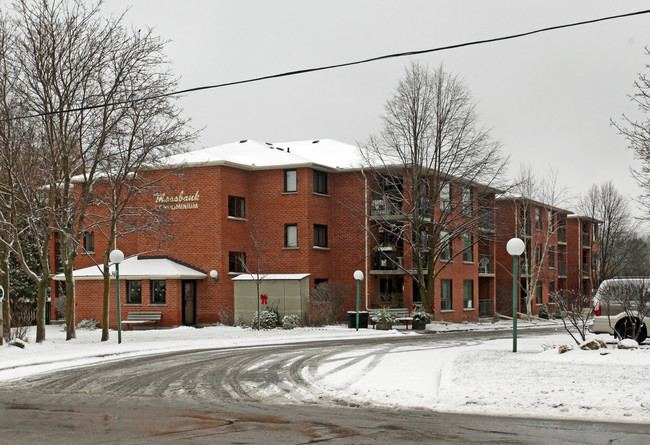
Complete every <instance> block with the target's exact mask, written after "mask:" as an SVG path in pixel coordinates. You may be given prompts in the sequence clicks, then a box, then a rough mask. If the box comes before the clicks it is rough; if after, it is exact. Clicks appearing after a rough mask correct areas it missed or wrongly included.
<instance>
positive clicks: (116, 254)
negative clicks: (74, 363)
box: [109, 249, 124, 344]
mask: <svg viewBox="0 0 650 445" xmlns="http://www.w3.org/2000/svg"><path fill="white" fill-rule="evenodd" d="M109 258H110V260H111V263H113V264H115V286H116V291H117V343H118V344H120V343H122V314H121V312H120V263H121V262H122V261H124V253H123V252H122V251H121V250H119V249H115V250H113V251H112V252H111V254H110V256H109Z"/></svg>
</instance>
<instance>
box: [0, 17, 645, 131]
mask: <svg viewBox="0 0 650 445" xmlns="http://www.w3.org/2000/svg"><path fill="white" fill-rule="evenodd" d="M648 13H650V9H646V10H643V11H635V12H628V13H625V14H619V15H612V16H608V17H601V18H597V19H591V20H584V21H581V22H574V23H568V24H564V25H556V26H549V27H547V28H540V29H535V30H533V31H526V32H522V33H518V34H510V35H507V36H502V37H494V38H491V39H483V40H475V41H472V42H465V43H457V44H454V45H447V46H440V47H437V48H429V49H421V50H416V51H404V52H399V53H393V54H385V55H382V56H376V57H371V58H368V59H362V60H356V61H352V62H344V63H337V64H335V65H327V66H320V67H316V68H305V69H300V70H295V71H286V72H282V73H277V74H269V75H266V76H260V77H253V78H250V79H243V80H236V81H233V82H225V83H218V84H214V85H206V86H201V87H194V88H188V89H185V90H178V91H172V92H169V93H165V94H158V95H155V96H148V97H140V98H135V99H129V100H123V101H116V102H109V103H105V104H99V105H89V106H82V107H78V108H70V109H67V110H57V111H48V112H46V113H37V114H31V115H27V116H16V117H12V118H7V119H2V120H0V121H11V120H17V119H27V118H34V117H42V116H49V115H52V114H59V113H73V112H77V111H84V110H93V109H96V108H103V107H109V106H117V105H126V104H130V103H137V102H143V101H147V100H154V99H160V98H163V97H170V96H176V95H179V94H187V93H194V92H196V91H203V90H211V89H214V88H223V87H230V86H234V85H242V84H245V83H252V82H260V81H262V80H269V79H278V78H281V77H289V76H297V75H299V74H307V73H314V72H317V71H325V70H332V69H336V68H344V67H348V66H354V65H362V64H365V63H371V62H378V61H380V60H386V59H393V58H397V57H407V56H415V55H418V54H427V53H434V52H438V51H446V50H450V49H456V48H464V47H466V46H474V45H483V44H486V43H494V42H501V41H504V40H512V39H518V38H521V37H526V36H530V35H533V34H540V33H543V32H549V31H556V30H558V29H564V28H572V27H575V26H582V25H589V24H592V23H598V22H604V21H607V20H616V19H621V18H626V17H633V16H637V15H643V14H648Z"/></svg>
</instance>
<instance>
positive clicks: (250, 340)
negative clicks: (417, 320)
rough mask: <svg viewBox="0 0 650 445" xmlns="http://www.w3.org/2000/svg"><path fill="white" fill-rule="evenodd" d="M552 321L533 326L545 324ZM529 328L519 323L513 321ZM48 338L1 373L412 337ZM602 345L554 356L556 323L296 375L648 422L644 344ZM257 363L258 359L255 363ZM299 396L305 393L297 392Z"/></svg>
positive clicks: (367, 354) (373, 395)
mask: <svg viewBox="0 0 650 445" xmlns="http://www.w3.org/2000/svg"><path fill="white" fill-rule="evenodd" d="M551 323H552V322H543V323H542V322H535V323H532V325H538V326H549V325H550V324H551ZM510 326H511V325H510V323H508V322H498V323H476V324H471V323H469V324H448V325H445V324H439V323H432V324H430V325H429V326H428V328H429V329H430V330H438V331H455V330H476V331H480V330H486V329H495V328H496V329H510ZM527 326H528V327H533V326H531V324H530V323H526V322H522V321H520V322H519V327H520V328H521V329H525V328H526V327H527ZM47 329H48V330H47V341H45V342H43V343H41V344H35V343H34V342H33V341H34V339H33V337H34V330H33V329H32V332H31V333H30V336H31V337H32V338H31V341H30V342H29V343H28V344H27V346H26V348H25V349H19V348H16V347H10V346H3V347H0V381H1V380H12V379H19V378H21V377H24V376H28V375H34V374H38V373H42V372H47V371H51V370H56V369H65V368H70V367H76V366H84V365H88V364H93V363H98V362H101V361H106V360H115V359H119V358H125V357H133V356H138V355H147V354H155V353H161V352H168V351H178V350H190V349H193V350H196V349H203V348H215V347H242V346H254V345H268V344H281V343H296V342H309V341H315V340H326V339H345V338H368V337H378V336H400V337H401V336H404V335H418V334H415V333H413V332H411V331H405V330H404V328H403V327H401V328H400V329H398V330H392V331H375V330H373V329H361V330H359V331H358V332H357V331H355V330H353V329H348V328H347V327H345V326H328V327H325V328H301V329H295V330H291V331H285V330H271V331H262V332H257V331H255V330H251V329H242V328H236V327H227V326H213V327H206V328H201V329H195V328H189V327H179V328H175V329H159V330H141V331H123V332H122V344H121V345H118V344H117V333H116V332H113V331H112V332H111V340H110V341H109V342H100V341H99V339H100V331H84V330H78V331H77V336H78V338H77V339H76V340H73V341H69V342H66V341H65V333H64V332H63V331H62V330H61V327H60V326H48V327H47ZM599 338H601V339H603V340H605V341H608V342H610V344H609V348H608V349H607V350H606V351H603V350H596V351H582V350H577V349H574V350H572V351H569V352H568V353H565V354H558V352H557V345H560V344H565V345H572V344H573V340H572V339H571V337H570V336H569V335H568V334H567V333H565V332H564V330H563V328H562V327H561V326H558V330H557V333H556V334H552V335H545V336H537V337H534V338H530V337H525V338H521V337H520V338H519V340H518V352H517V353H513V352H512V339H510V338H507V339H501V340H491V341H481V337H480V335H477V338H476V341H472V342H464V343H463V344H460V343H459V344H457V345H454V346H451V347H449V342H440V344H438V342H436V343H435V344H431V343H429V344H427V345H426V346H424V345H423V346H411V345H409V346H404V345H403V346H400V345H399V344H394V343H391V344H380V345H376V346H374V345H373V346H368V348H362V349H357V350H354V351H346V352H342V353H341V354H337V355H335V356H333V357H330V358H329V360H328V361H327V362H325V363H323V364H322V365H321V366H319V367H318V368H317V369H311V368H306V369H305V370H304V371H303V376H304V377H305V378H306V379H308V381H309V382H310V383H311V384H312V385H314V386H315V387H317V388H319V389H321V390H325V391H329V392H331V393H332V394H335V396H336V398H337V399H339V400H347V401H349V402H351V403H356V404H359V405H382V406H392V407H395V408H400V407H411V408H416V407H422V408H429V409H434V410H438V411H448V412H460V413H476V414H490V415H512V416H534V417H548V418H581V419H587V420H612V421H614V420H616V421H628V422H648V421H650V380H649V379H647V377H646V375H647V370H648V367H649V366H650V349H648V348H647V346H644V347H642V348H640V349H634V350H618V349H614V347H615V346H614V344H613V338H612V337H611V336H607V335H604V336H599ZM258 366H259V367H263V366H264V363H260V364H259V365H258ZM305 397H306V399H308V397H307V396H305Z"/></svg>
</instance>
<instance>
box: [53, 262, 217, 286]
mask: <svg viewBox="0 0 650 445" xmlns="http://www.w3.org/2000/svg"><path fill="white" fill-rule="evenodd" d="M109 268H110V272H111V276H112V275H113V273H114V272H115V267H114V265H113V264H111V265H109ZM103 271H104V266H103V265H101V264H100V265H99V266H91V267H85V268H83V269H79V270H75V271H74V272H73V273H72V275H73V277H74V279H75V280H101V279H103ZM207 276H208V274H206V273H205V272H203V271H201V270H199V269H195V268H193V267H190V266H186V265H184V264H181V263H179V262H178V261H175V260H172V259H170V258H167V257H137V256H136V257H131V258H127V259H125V260H124V261H122V263H120V278H124V279H130V280H150V279H151V280H165V279H167V280H174V279H176V280H202V279H203V278H206V277H207ZM54 279H55V280H57V281H65V275H64V274H62V273H60V274H57V275H55V276H54Z"/></svg>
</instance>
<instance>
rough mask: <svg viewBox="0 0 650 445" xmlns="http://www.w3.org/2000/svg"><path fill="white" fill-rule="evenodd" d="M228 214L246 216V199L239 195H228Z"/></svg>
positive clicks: (239, 216) (238, 216)
mask: <svg viewBox="0 0 650 445" xmlns="http://www.w3.org/2000/svg"><path fill="white" fill-rule="evenodd" d="M228 216H233V217H235V218H246V200H245V199H244V198H240V197H238V196H228Z"/></svg>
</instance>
